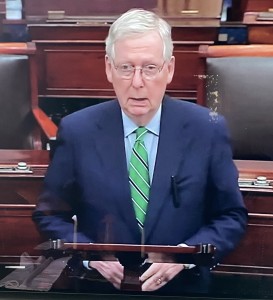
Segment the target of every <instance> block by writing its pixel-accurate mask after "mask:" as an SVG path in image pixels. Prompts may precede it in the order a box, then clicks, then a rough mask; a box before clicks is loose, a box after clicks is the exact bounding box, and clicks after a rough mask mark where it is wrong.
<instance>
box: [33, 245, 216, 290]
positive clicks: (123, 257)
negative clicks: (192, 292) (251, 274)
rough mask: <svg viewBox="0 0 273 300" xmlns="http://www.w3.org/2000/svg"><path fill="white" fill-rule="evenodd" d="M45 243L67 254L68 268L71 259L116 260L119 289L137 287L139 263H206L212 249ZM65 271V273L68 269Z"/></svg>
mask: <svg viewBox="0 0 273 300" xmlns="http://www.w3.org/2000/svg"><path fill="white" fill-rule="evenodd" d="M47 243H48V244H47V246H46V248H47V249H45V250H49V253H50V255H53V256H58V255H59V254H61V255H63V254H66V255H71V259H70V263H69V262H68V269H69V268H73V264H74V263H72V262H73V261H74V262H75V261H82V260H90V261H91V260H92V261H94V260H108V261H115V260H118V261H119V262H120V263H121V264H122V265H123V266H124V277H123V280H122V283H121V290H124V291H141V282H140V281H139V277H140V276H141V274H142V273H143V268H142V267H143V265H144V264H146V263H148V264H149V263H181V264H195V265H197V266H201V265H203V266H206V265H208V266H209V265H211V264H212V260H213V255H214V252H215V247H214V246H213V245H210V244H200V245H196V246H189V247H179V246H165V245H135V244H98V243H93V244H92V243H90V244H89V243H64V242H62V241H61V240H54V241H49V242H47ZM42 248H43V245H41V247H40V249H42ZM38 249H39V248H38ZM71 271H73V270H71ZM68 272H69V270H68ZM67 275H68V276H69V273H68V274H67Z"/></svg>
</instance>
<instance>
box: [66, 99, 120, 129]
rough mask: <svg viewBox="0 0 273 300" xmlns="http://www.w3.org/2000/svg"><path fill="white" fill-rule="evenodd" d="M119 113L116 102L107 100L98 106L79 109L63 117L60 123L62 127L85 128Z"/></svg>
mask: <svg viewBox="0 0 273 300" xmlns="http://www.w3.org/2000/svg"><path fill="white" fill-rule="evenodd" d="M119 111H120V108H119V105H118V102H117V101H116V100H109V101H106V102H102V103H100V104H95V105H91V106H89V107H86V108H83V109H80V110H78V111H76V112H74V113H71V114H69V115H67V116H65V117H64V118H63V119H62V121H61V125H62V126H69V125H72V126H73V125H76V127H79V126H81V125H82V126H86V125H88V124H89V125H92V124H95V123H97V122H99V121H100V120H102V119H105V118H106V119H107V118H108V117H109V116H110V115H114V114H115V113H116V114H117V113H118V112H119Z"/></svg>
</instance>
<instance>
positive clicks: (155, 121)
mask: <svg viewBox="0 0 273 300" xmlns="http://www.w3.org/2000/svg"><path fill="white" fill-rule="evenodd" d="M161 110H162V105H160V106H159V108H158V110H157V112H156V114H155V115H154V116H153V118H152V119H151V121H150V122H149V123H148V124H147V125H146V126H145V127H146V128H147V129H148V131H149V132H151V133H153V134H155V135H157V136H159V129H160V118H161ZM121 112H122V122H123V128H124V137H128V136H129V135H130V134H131V133H133V132H134V131H135V130H136V129H137V128H138V126H137V125H136V124H135V123H134V122H133V121H132V120H131V119H130V118H129V117H128V116H127V115H126V114H125V113H124V112H123V110H121Z"/></svg>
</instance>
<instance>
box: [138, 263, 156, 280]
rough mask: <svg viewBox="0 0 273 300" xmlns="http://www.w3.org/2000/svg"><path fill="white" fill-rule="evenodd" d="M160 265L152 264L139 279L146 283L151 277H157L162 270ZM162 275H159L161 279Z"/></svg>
mask: <svg viewBox="0 0 273 300" xmlns="http://www.w3.org/2000/svg"><path fill="white" fill-rule="evenodd" d="M160 265H161V264H159V263H154V264H152V265H151V266H150V267H149V268H148V269H147V270H146V271H145V272H144V273H143V274H142V275H141V276H140V278H139V280H140V281H142V282H144V281H146V280H147V279H148V278H150V277H151V276H153V275H155V274H156V273H158V271H159V270H160ZM160 277H161V275H160V274H159V275H158V278H160Z"/></svg>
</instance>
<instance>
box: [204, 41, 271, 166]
mask: <svg viewBox="0 0 273 300" xmlns="http://www.w3.org/2000/svg"><path fill="white" fill-rule="evenodd" d="M199 53H200V57H201V59H203V65H202V64H201V66H203V73H202V74H204V76H200V78H201V80H200V81H199V84H200V85H201V87H198V103H199V104H203V105H206V106H208V107H210V108H211V110H212V112H213V113H214V114H217V113H220V114H222V115H224V116H225V118H226V120H227V123H228V126H229V128H230V133H231V143H232V147H233V153H234V159H253V160H273V80H272V78H273V45H253V46H248V45H247V46H235V45H234V46H233V45H229V46H207V47H200V51H199Z"/></svg>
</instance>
